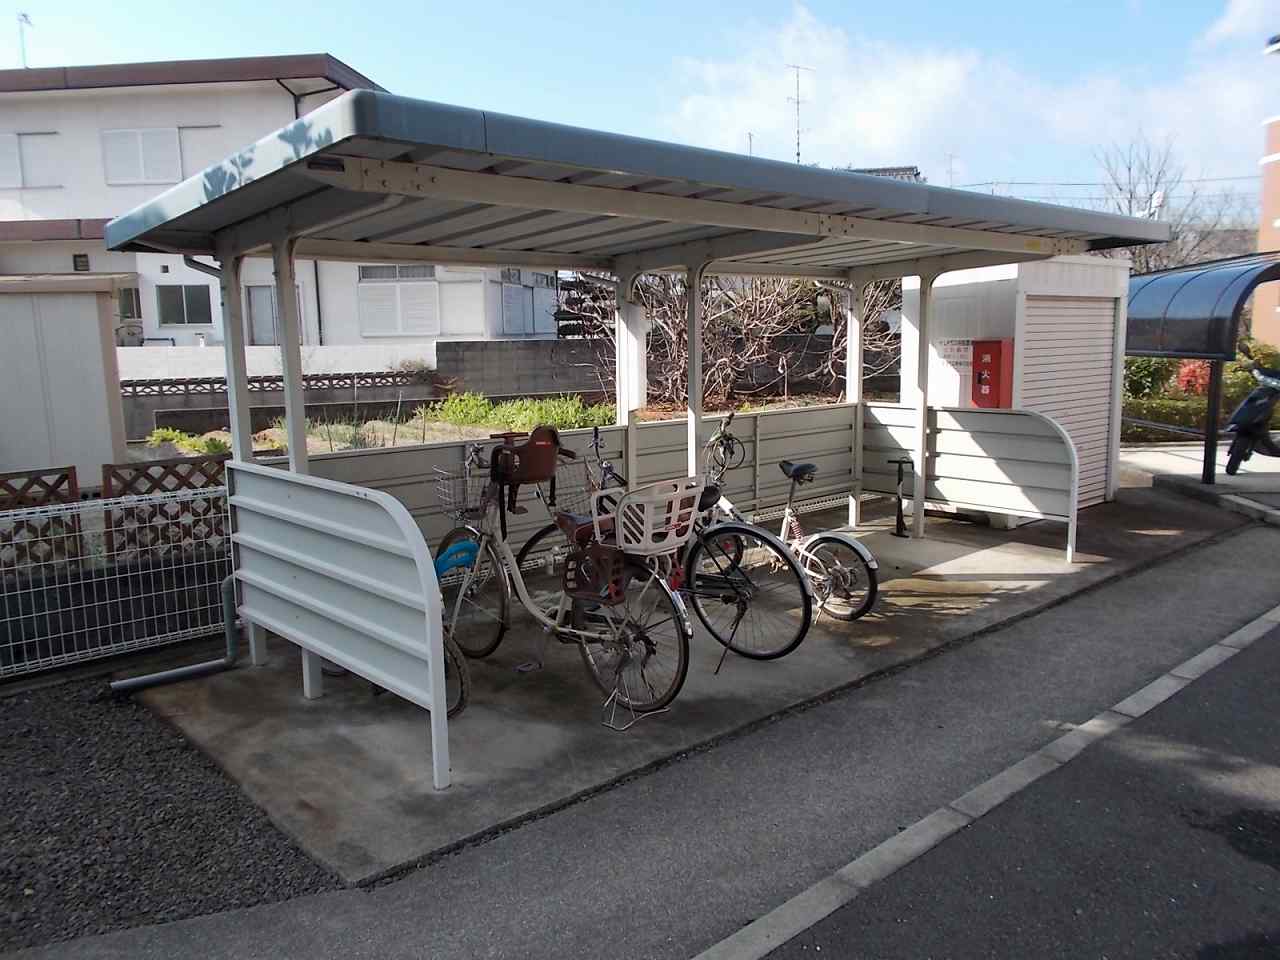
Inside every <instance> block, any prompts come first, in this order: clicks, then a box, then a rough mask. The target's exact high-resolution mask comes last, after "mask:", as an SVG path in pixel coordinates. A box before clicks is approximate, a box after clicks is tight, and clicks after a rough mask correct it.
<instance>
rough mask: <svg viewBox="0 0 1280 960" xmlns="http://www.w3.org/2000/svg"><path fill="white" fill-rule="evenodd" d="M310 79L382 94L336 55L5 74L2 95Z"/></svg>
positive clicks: (1, 78)
mask: <svg viewBox="0 0 1280 960" xmlns="http://www.w3.org/2000/svg"><path fill="white" fill-rule="evenodd" d="M310 78H315V79H320V80H328V81H329V82H330V83H332V84H334V85H335V86H339V87H342V88H343V89H344V90H382V87H380V86H378V85H377V84H376V83H374V82H373V81H372V80H370V79H369V78H368V77H366V76H365V75H364V74H362V73H359V72H357V71H356V70H354V69H352V68H351V67H349V66H347V65H346V64H345V63H343V62H342V61H341V60H339V59H337V58H336V57H334V56H331V55H330V54H327V53H307V54H298V55H293V56H283V57H228V58H224V59H221V60H161V61H156V62H154V63H114V64H103V65H100V66H85V67H38V68H36V69H32V70H0V93H23V92H32V91H37V90H93V89H100V88H105V87H142V86H160V85H163V84H184V83H245V82H250V81H255V80H302V79H310Z"/></svg>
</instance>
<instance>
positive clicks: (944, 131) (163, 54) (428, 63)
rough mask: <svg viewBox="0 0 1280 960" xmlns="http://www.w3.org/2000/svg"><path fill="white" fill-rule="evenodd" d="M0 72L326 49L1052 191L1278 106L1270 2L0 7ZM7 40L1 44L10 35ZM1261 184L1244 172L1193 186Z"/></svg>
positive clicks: (450, 88) (828, 154) (681, 135)
mask: <svg viewBox="0 0 1280 960" xmlns="http://www.w3.org/2000/svg"><path fill="white" fill-rule="evenodd" d="M0 9H7V13H6V15H5V23H4V25H3V26H0V66H5V67H11V66H17V65H18V43H17V27H16V22H15V16H16V13H17V11H18V10H25V11H26V12H27V13H28V14H29V15H30V17H31V19H32V21H33V23H34V28H33V29H31V30H29V31H28V35H27V48H28V57H29V61H30V63H31V65H32V66H55V65H68V64H78V63H109V62H122V61H131V60H160V59H184V58H195V57H222V56H249V55H262V54H275V53H303V52H316V51H327V52H330V53H332V54H334V55H335V56H337V57H339V58H340V59H342V60H345V61H346V62H347V63H349V64H350V65H351V66H353V67H355V68H356V69H357V70H360V71H362V72H364V73H365V74H367V75H368V76H369V77H371V78H372V79H374V80H376V81H377V82H379V83H381V84H382V85H383V86H385V87H387V88H388V89H390V90H392V91H394V92H396V93H403V94H406V95H410V96H417V97H424V98H427V99H433V100H441V101H445V102H451V103H461V104H465V105H469V106H477V107H483V108H485V109H491V110H500V111H504V112H508V113H515V114H520V115H524V116H534V117H540V118H544V119H549V120H556V121H560V122H565V123H571V124H578V125H584V126H590V127H596V128H602V129H609V130H617V131H620V132H625V133H631V134H637V135H642V136H651V137H656V138H660V139H666V140H675V141H679V142H685V143H692V144H698V145H704V146H711V147H717V148H721V149H728V150H738V151H741V152H746V149H747V133H748V132H749V131H750V132H752V133H754V143H755V151H756V152H757V153H759V154H763V155H767V156H771V157H775V158H779V159H790V158H791V157H793V156H794V149H795V147H794V135H795V131H794V127H795V118H794V113H793V110H794V108H793V106H792V105H791V104H789V103H788V102H787V99H786V98H787V97H788V96H789V95H791V94H793V93H794V76H793V75H792V74H790V73H789V72H788V70H787V68H786V64H788V63H801V64H805V65H807V66H810V67H813V68H814V69H813V71H812V72H808V73H804V74H803V75H802V88H801V96H802V98H803V99H804V100H806V101H807V102H806V103H805V104H804V105H803V106H802V115H801V125H802V128H803V133H802V158H803V159H804V160H805V161H806V162H819V163H823V164H846V163H848V164H854V165H859V166H870V165H881V164H895V163H914V164H917V165H919V166H920V167H922V168H923V169H924V171H925V173H926V174H927V175H928V176H929V178H930V180H931V181H932V182H935V183H941V184H946V183H947V182H948V181H949V180H951V179H952V178H954V182H955V183H956V184H957V185H961V184H968V183H974V182H982V181H1000V185H999V186H997V187H996V188H995V189H996V190H997V191H998V192H1001V193H1012V194H1015V195H1023V196H1033V197H1042V198H1051V199H1066V198H1068V197H1071V196H1076V195H1080V196H1085V195H1088V194H1089V193H1092V192H1096V191H1094V190H1093V189H1091V188H1089V187H1078V188H1077V187H1060V186H1054V185H1045V186H1030V185H1020V186H1009V185H1008V182H1009V181H1014V180H1017V181H1077V180H1079V181H1091V180H1097V179H1098V178H1099V173H1098V169H1097V163H1096V159H1095V156H1096V152H1097V150H1098V148H1099V147H1102V146H1105V145H1107V144H1109V143H1117V142H1126V141H1128V140H1129V139H1131V138H1132V137H1133V136H1135V135H1136V134H1138V133H1139V132H1141V133H1142V134H1145V135H1146V136H1148V137H1150V138H1152V139H1157V140H1159V139H1163V138H1165V137H1168V138H1171V139H1172V141H1173V143H1174V145H1175V148H1176V150H1177V151H1178V153H1179V154H1180V156H1181V159H1182V160H1183V161H1184V163H1185V165H1186V167H1187V175H1188V176H1205V177H1209V176H1216V177H1225V176H1244V177H1249V176H1253V175H1255V174H1256V173H1257V158H1258V156H1259V154H1260V153H1261V152H1262V150H1261V148H1262V131H1261V127H1260V124H1261V122H1262V120H1263V119H1264V118H1266V117H1267V116H1270V115H1273V114H1280V57H1263V56H1262V55H1261V49H1262V44H1263V40H1264V39H1265V37H1266V36H1267V35H1268V34H1269V33H1280V0H1110V2H1103V0H1084V2H1082V0H1075V2H1070V3H1059V4H1041V5H1036V4H1027V3H1026V2H1025V0H1023V2H1016V3H1015V2H981V0H979V2H970V3H955V2H943V0H933V2H926V0H916V2H914V3H910V4H890V3H885V2H884V0H874V2H862V0H856V2H850V0H846V2H835V0H831V2H828V0H809V2H806V3H793V4H791V5H787V4H786V3H777V2H773V3H764V2H759V0H746V2H733V3H729V2H720V3H709V2H702V3H689V2H688V0H685V2H669V0H650V2H647V3H644V4H637V3H628V4H617V5H612V4H607V3H605V4H584V3H573V4H557V3H545V2H544V3H541V4H537V5H534V4H528V3H503V2H501V0H487V2H483V3H476V2H471V3H467V2H458V0H451V2H448V3H442V2H424V0H416V2H412V0H381V2H379V3H377V4H352V3H350V2H338V0H309V2H307V3H296V2H289V0H284V2H280V0H276V2H262V0H258V2H247V0H222V2H220V3H218V4H216V6H214V5H210V6H208V7H205V8H204V9H215V10H216V13H215V14H212V15H211V16H208V17H205V18H201V19H195V18H194V16H192V17H186V16H184V14H185V13H187V12H188V11H189V12H191V13H192V14H193V15H194V13H195V11H197V10H199V9H201V8H200V7H199V6H193V5H190V4H177V3H172V2H166V3H160V2H137V0H115V2H113V3H103V2H102V0H22V2H18V3H14V2H13V0H3V4H0ZM6 33H7V34H8V36H7V37H5V36H4V34H6ZM1228 188H1238V189H1240V190H1241V191H1242V192H1243V193H1244V194H1246V195H1248V196H1252V195H1253V194H1254V193H1256V181H1255V180H1248V179H1245V180H1239V181H1232V182H1228V183H1225V184H1222V185H1212V186H1211V187H1205V188H1204V189H1214V190H1220V189H1228Z"/></svg>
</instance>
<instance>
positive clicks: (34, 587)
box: [0, 486, 231, 676]
mask: <svg viewBox="0 0 1280 960" xmlns="http://www.w3.org/2000/svg"><path fill="white" fill-rule="evenodd" d="M229 530H230V519H229V517H228V514H227V496H226V488H225V487H221V486H209V487H203V488H200V489H196V490H175V491H170V492H166V493H158V494H152V495H150V496H145V497H120V498H115V499H110V500H88V501H84V502H77V503H68V504H53V505H48V506H42V507H26V508H23V509H20V510H10V511H6V512H3V513H0V676H6V675H11V674H18V673H28V672H31V671H34V670H42V669H45V668H48V667H53V666H59V665H61V664H66V663H72V662H76V661H80V660H88V659H93V658H95V657H103V656H109V655H112V654H116V653H122V652H124V651H127V650H133V649H137V648H141V647H150V646H158V645H160V644H164V643H172V642H174V641H177V640H183V639H186V638H189V637H195V636H204V635H207V634H211V633H216V632H217V631H218V630H220V629H221V624H222V607H221V596H220V592H219V588H220V585H221V582H222V580H223V578H224V577H226V576H227V575H228V574H229V573H230V572H231V542H230V537H229V536H228V532H229Z"/></svg>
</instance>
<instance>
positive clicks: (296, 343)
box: [271, 237, 311, 473]
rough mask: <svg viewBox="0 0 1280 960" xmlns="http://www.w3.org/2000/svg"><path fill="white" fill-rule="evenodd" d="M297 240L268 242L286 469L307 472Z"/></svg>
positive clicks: (286, 238) (288, 239) (285, 239)
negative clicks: (277, 327)
mask: <svg viewBox="0 0 1280 960" xmlns="http://www.w3.org/2000/svg"><path fill="white" fill-rule="evenodd" d="M296 244H297V241H296V240H293V239H290V238H288V237H281V238H280V239H279V240H277V241H276V242H275V243H273V244H272V245H271V254H272V259H273V261H274V262H275V274H276V311H277V312H278V313H279V315H280V357H281V360H282V361H283V364H284V422H285V433H286V434H287V436H288V442H289V469H290V470H292V471H293V472H294V473H310V472H311V471H310V467H309V464H308V462H307V410H306V400H305V397H304V396H303V391H302V348H301V339H302V338H301V336H300V333H299V331H300V330H301V325H300V324H299V318H298V283H297V278H296V276H295V274H294V268H293V251H294V247H295V246H296Z"/></svg>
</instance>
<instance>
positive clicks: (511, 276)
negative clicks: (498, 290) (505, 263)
mask: <svg viewBox="0 0 1280 960" xmlns="http://www.w3.org/2000/svg"><path fill="white" fill-rule="evenodd" d="M502 282H503V283H519V282H520V268H519V267H503V268H502Z"/></svg>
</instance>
